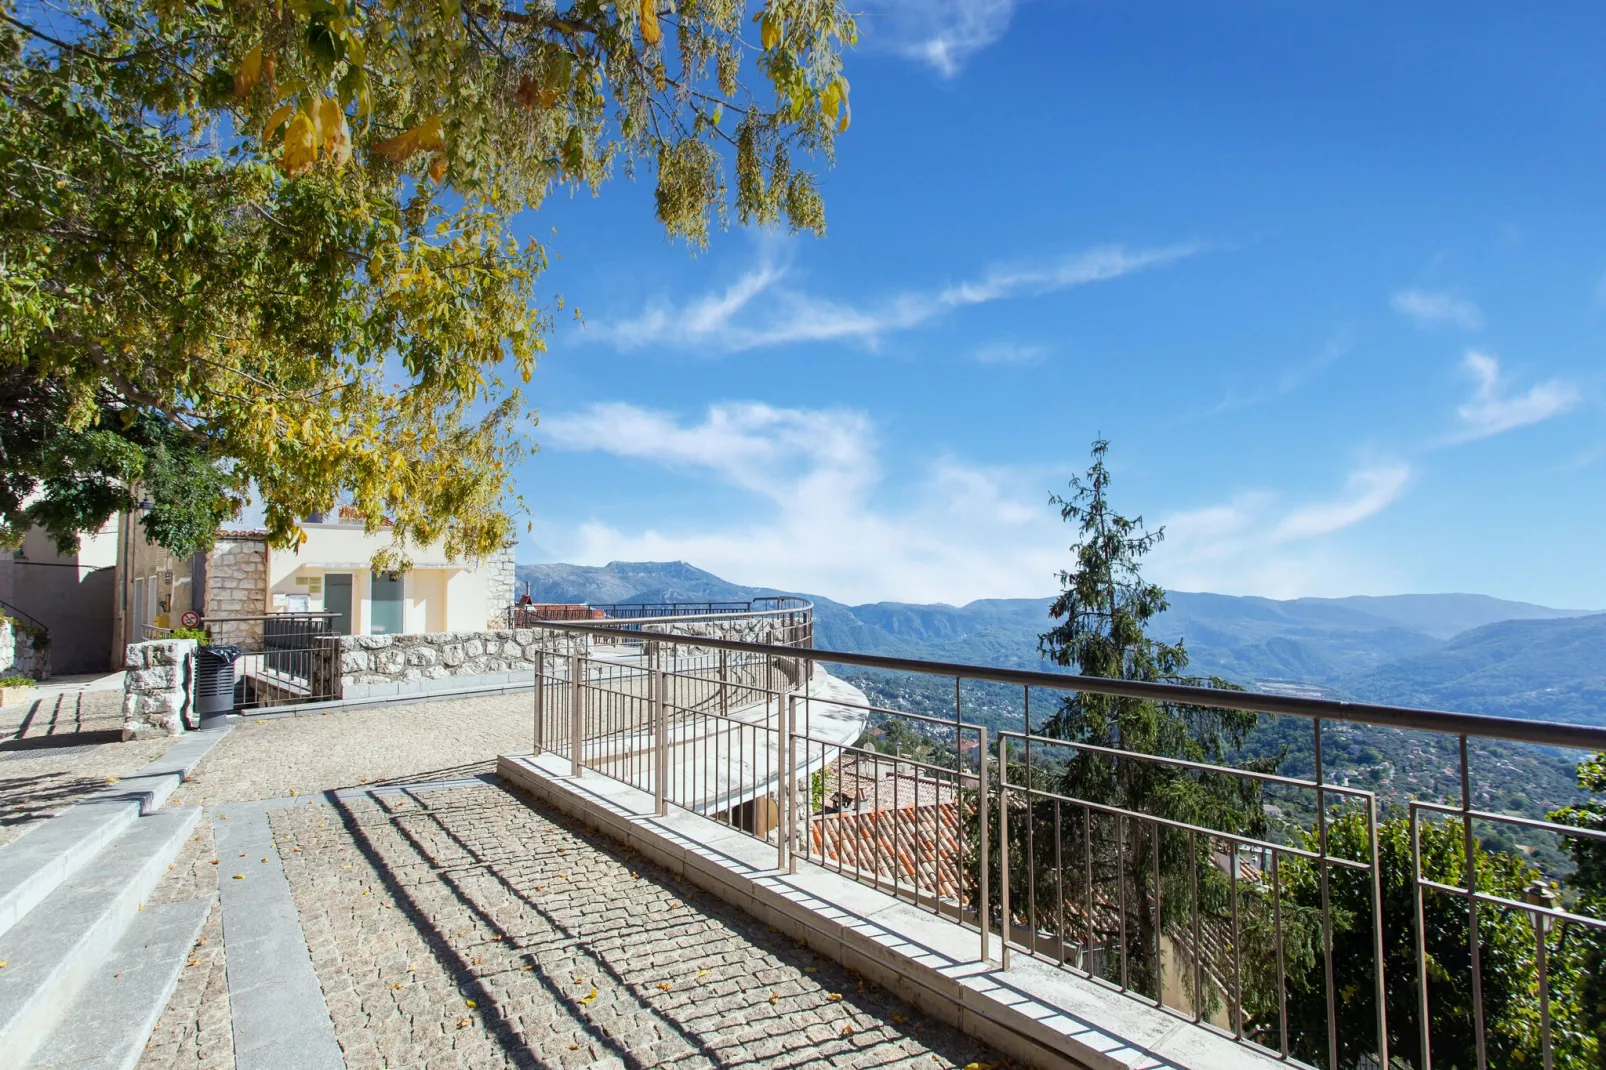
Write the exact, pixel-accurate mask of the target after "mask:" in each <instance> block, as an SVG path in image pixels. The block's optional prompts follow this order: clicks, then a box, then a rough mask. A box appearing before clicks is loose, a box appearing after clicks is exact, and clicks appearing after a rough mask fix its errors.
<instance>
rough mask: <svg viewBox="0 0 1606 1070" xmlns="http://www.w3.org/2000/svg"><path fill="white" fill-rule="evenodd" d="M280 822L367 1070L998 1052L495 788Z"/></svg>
mask: <svg viewBox="0 0 1606 1070" xmlns="http://www.w3.org/2000/svg"><path fill="white" fill-rule="evenodd" d="M388 716H390V717H394V716H395V714H390V715H388ZM377 771H378V770H376V772H377ZM271 821H272V827H273V832H274V837H275V840H276V843H277V846H278V849H279V852H280V855H281V857H282V859H283V861H284V866H285V872H286V874H287V875H288V877H289V880H290V884H291V887H292V889H293V893H294V896H295V901H296V906H297V909H298V911H299V913H300V917H301V924H302V927H303V930H304V932H305V933H306V937H307V942H308V946H309V947H310V949H311V951H312V958H313V965H314V968H315V970H316V972H317V975H318V979H319V982H320V983H321V985H322V987H323V992H324V997H325V1000H326V1002H327V1004H328V1006H329V1010H330V1014H331V1017H332V1018H333V1021H334V1025H335V1032H336V1035H337V1037H338V1039H339V1041H340V1043H341V1045H342V1047H343V1048H344V1050H345V1053H346V1065H347V1066H348V1067H350V1068H352V1070H368V1068H371V1067H399V1066H406V1067H423V1068H428V1070H435V1068H440V1067H472V1068H476V1070H478V1068H490V1067H527V1066H548V1067H582V1066H593V1065H602V1066H628V1067H702V1066H718V1067H749V1066H751V1067H763V1068H771V1067H773V1068H780V1067H788V1068H790V1067H801V1066H835V1067H921V1068H931V1067H937V1066H942V1067H954V1066H959V1067H963V1066H966V1065H968V1064H970V1063H973V1062H988V1063H994V1062H996V1059H995V1057H991V1056H989V1055H988V1053H987V1052H986V1051H985V1050H983V1049H982V1048H981V1046H980V1045H979V1044H977V1043H976V1042H975V1041H973V1040H971V1039H969V1038H967V1037H964V1036H962V1035H961V1034H959V1033H957V1032H955V1031H953V1030H951V1029H949V1028H947V1027H945V1026H942V1025H939V1024H937V1023H935V1022H933V1021H931V1020H930V1019H927V1018H925V1017H923V1016H922V1015H920V1014H919V1013H918V1012H916V1011H914V1010H912V1009H911V1008H909V1007H907V1006H905V1005H903V1004H901V1003H900V1002H899V1001H898V1000H896V999H894V998H892V997H891V996H889V995H888V994H887V993H886V992H884V991H882V990H879V989H877V988H876V987H874V986H873V985H870V984H868V983H861V982H860V981H858V980H857V979H856V978H855V977H853V976H851V975H849V974H848V973H847V972H846V971H844V970H843V969H841V968H840V967H838V966H837V965H835V964H834V963H832V962H830V961H829V960H826V959H823V958H819V957H817V956H815V955H814V954H813V953H812V952H811V951H809V950H807V949H806V948H802V947H799V946H797V945H794V944H793V943H792V942H791V941H789V940H788V939H787V938H785V937H784V936H783V935H781V934H780V933H778V932H776V931H774V930H771V929H768V927H767V926H765V925H763V924H761V923H758V922H755V921H754V920H752V919H751V918H749V917H747V916H746V915H743V914H741V913H740V912H738V911H736V910H735V909H733V908H731V907H728V906H726V905H725V904H723V903H721V902H720V901H718V900H716V899H714V898H712V897H710V896H707V895H705V894H703V893H701V892H698V891H696V890H695V889H693V888H692V886H691V885H689V884H685V883H680V882H677V881H676V880H675V879H674V878H673V877H672V876H671V875H669V874H668V873H666V872H665V871H663V870H660V869H658V868H657V867H655V866H653V865H651V864H650V863H648V862H646V861H645V860H644V859H642V858H640V857H639V856H636V855H634V854H632V853H631V852H629V851H627V850H625V849H623V848H620V847H618V846H616V845H614V844H613V843H612V842H611V841H608V840H606V839H603V838H601V837H598V836H594V835H592V834H590V833H588V832H586V831H585V830H584V829H583V828H581V827H580V826H578V825H576V824H575V823H573V822H571V821H570V820H569V819H567V818H566V817H564V816H562V815H560V814H557V813H556V812H554V811H550V810H547V809H545V808H543V807H541V806H540V805H539V804H535V805H532V804H530V803H529V802H527V801H526V800H525V799H523V798H521V797H518V796H514V795H512V794H509V793H508V792H506V791H503V790H502V789H500V788H496V787H491V786H485V787H478V786H476V787H467V788H451V789H435V790H419V791H411V792H405V793H397V794H390V795H378V796H375V797H367V798H362V799H360V801H348V800H340V801H338V802H334V803H323V802H320V803H317V804H310V805H300V806H295V807H292V808H286V809H282V810H276V811H274V812H273V814H272V816H271ZM225 862H226V860H225ZM223 868H226V865H225V867H223ZM245 879H249V876H248V875H247V877H246V878H245ZM152 1065H153V1066H154V1065H167V1064H152Z"/></svg>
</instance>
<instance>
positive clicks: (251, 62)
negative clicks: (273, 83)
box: [234, 45, 262, 97]
mask: <svg viewBox="0 0 1606 1070" xmlns="http://www.w3.org/2000/svg"><path fill="white" fill-rule="evenodd" d="M261 80H262V46H261V45H257V46H256V47H255V48H253V49H252V50H251V51H249V52H247V53H246V54H245V58H244V59H242V60H241V61H240V68H239V70H237V71H235V72H234V95H235V96H237V97H243V96H246V95H247V94H249V93H250V92H251V90H252V89H253V88H255V87H256V84H257V83H258V82H260V81H261Z"/></svg>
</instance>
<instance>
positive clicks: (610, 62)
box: [0, 0, 855, 567]
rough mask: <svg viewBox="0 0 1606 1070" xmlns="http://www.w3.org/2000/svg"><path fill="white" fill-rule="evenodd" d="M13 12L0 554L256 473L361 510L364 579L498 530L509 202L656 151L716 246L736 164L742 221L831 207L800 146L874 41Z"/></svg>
mask: <svg viewBox="0 0 1606 1070" xmlns="http://www.w3.org/2000/svg"><path fill="white" fill-rule="evenodd" d="M3 2H4V7H3V9H0V13H3V14H4V15H5V16H6V18H5V20H4V22H3V26H0V265H3V266H0V395H3V396H0V402H3V404H4V411H3V412H0V419H3V420H4V421H5V422H6V424H7V427H6V428H5V430H4V432H3V433H0V457H3V460H4V462H5V463H4V464H0V542H3V543H4V544H6V545H12V546H14V545H15V544H16V543H17V541H18V540H19V539H20V537H21V533H22V532H23V531H25V530H26V529H27V527H28V525H30V524H33V523H40V524H42V525H44V526H45V527H46V529H47V530H48V531H49V532H50V534H51V535H52V536H53V537H54V538H55V539H56V540H57V542H58V544H61V545H64V546H67V545H70V544H72V543H73V542H74V541H75V539H76V535H77V534H78V533H79V532H82V531H86V530H92V529H94V528H97V527H99V526H100V523H101V522H102V521H103V520H104V519H105V518H106V517H108V516H110V515H111V514H112V513H114V512H117V511H120V510H125V509H127V508H128V507H129V506H130V504H131V503H132V502H133V501H135V500H138V499H142V498H149V499H150V500H151V501H152V509H151V511H150V512H149V513H148V514H146V515H145V517H144V523H145V526H146V530H147V532H148V533H149V534H150V535H151V536H152V537H153V538H154V539H156V540H157V541H158V542H160V543H161V544H162V545H164V546H167V547H168V548H169V549H171V550H174V551H175V552H177V553H181V554H182V553H183V552H185V551H187V550H192V549H197V548H203V547H204V545H205V544H206V543H207V541H208V540H209V539H210V536H211V533H212V532H213V531H215V528H216V520H217V518H218V517H220V516H227V515H230V514H231V513H233V512H234V511H235V509H236V508H237V506H238V505H239V503H240V501H241V500H242V499H243V498H244V497H246V496H247V495H248V494H257V495H260V496H261V498H262V500H263V503H264V506H265V514H266V524H267V527H268V530H269V535H270V539H271V541H272V542H273V544H274V545H276V546H289V545H294V544H296V543H297V542H298V541H299V539H300V538H301V537H302V535H303V533H302V532H301V531H300V529H299V518H301V517H303V516H305V515H307V514H309V513H314V512H329V511H332V510H333V509H334V508H335V507H336V505H337V504H342V503H344V504H351V505H353V506H355V507H356V508H357V510H358V511H359V512H360V513H361V514H362V515H363V516H365V517H366V518H367V519H368V523H369V524H370V526H371V530H372V531H375V532H377V531H380V530H381V528H383V530H385V531H387V532H389V533H390V534H391V536H392V537H393V540H394V545H393V547H392V550H391V551H390V552H388V553H387V554H385V555H382V558H383V560H378V561H376V562H375V563H376V565H378V566H381V567H400V566H401V565H403V564H404V563H405V560H406V557H407V551H408V548H409V547H410V546H416V545H421V544H426V543H431V542H434V541H435V540H437V539H439V540H442V541H443V542H444V544H445V549H446V551H447V552H448V554H451V555H453V556H465V555H467V556H477V555H483V554H485V553H488V552H490V551H493V550H496V549H498V548H500V547H501V546H502V545H503V544H504V543H505V542H506V540H507V538H508V537H509V535H510V532H511V527H510V519H509V515H508V514H509V511H510V510H511V509H512V508H513V505H514V503H513V502H512V501H510V500H509V498H508V495H507V492H506V482H507V477H508V472H509V469H510V467H511V466H512V465H513V464H514V463H516V462H517V461H518V460H519V458H520V457H521V456H522V454H523V446H522V441H523V437H522V433H523V432H524V431H525V430H526V429H527V422H526V417H525V415H524V412H525V410H524V402H523V398H522V395H521V392H520V390H519V388H518V386H517V385H516V381H523V382H528V381H529V378H530V375H531V373H532V371H533V369H534V364H535V360H536V358H537V356H538V354H539V353H540V352H541V351H542V350H543V349H544V345H545V342H544V339H545V335H546V333H547V331H548V329H549V328H550V324H551V312H552V311H554V310H556V309H559V308H561V307H562V301H561V299H558V300H556V301H554V303H553V306H552V308H551V309H548V308H543V307H541V306H540V305H538V304H536V303H535V301H534V296H535V285H536V280H537V278H538V277H539V275H540V273H541V272H542V271H543V270H544V268H545V266H546V257H547V253H546V250H545V248H544V247H543V246H542V245H540V244H539V243H537V242H533V241H531V242H520V241H518V240H516V239H515V238H514V236H513V232H512V226H513V220H514V217H515V216H517V215H518V214H519V213H521V212H524V211H526V210H531V209H538V208H539V207H540V206H541V204H542V203H543V202H544V200H545V198H546V197H547V196H549V195H550V194H551V193H553V192H554V191H556V190H559V189H562V188H565V187H567V188H568V189H571V190H578V189H587V190H591V191H593V192H594V191H596V190H598V189H599V188H600V187H601V185H602V183H603V182H604V181H605V180H606V179H607V178H608V177H610V175H611V174H613V173H614V171H615V169H616V168H622V169H623V170H624V171H625V172H626V173H627V174H634V172H635V170H636V168H637V167H638V166H639V167H642V168H646V169H653V170H655V171H656V174H657V187H658V189H657V197H656V205H657V215H658V218H659V221H660V223H661V224H662V226H663V227H664V228H665V229H666V230H667V232H668V233H670V234H673V235H677V236H680V237H683V238H685V239H686V240H687V241H689V242H690V243H691V244H692V245H694V246H696V245H700V244H701V243H702V242H704V241H705V240H706V236H707V233H708V229H709V226H710V224H711V223H713V222H722V221H723V219H724V217H725V213H726V208H727V186H726V181H725V171H726V168H727V166H728V164H727V157H726V155H723V154H727V153H728V154H729V157H730V158H732V159H733V160H734V175H735V191H734V197H733V199H734V203H735V205H736V209H737V212H738V215H739V216H740V217H741V218H742V219H744V220H747V219H753V220H758V221H761V222H771V221H781V220H784V221H785V222H786V223H787V224H788V225H789V226H791V227H792V228H794V229H806V230H812V231H821V230H823V227H824V216H823V210H822V208H821V206H820V200H819V197H818V195H817V193H815V191H814V185H813V180H812V179H811V178H810V176H809V175H808V174H807V173H806V172H804V171H802V170H800V169H798V168H797V167H795V166H794V165H793V163H792V158H793V155H794V154H797V155H806V154H812V155H814V156H816V157H819V158H822V159H825V160H829V159H830V156H831V151H832V144H833V140H834V138H835V136H836V134H837V133H838V132H839V131H840V130H841V129H843V128H845V123H846V116H847V111H846V108H847V104H846V97H847V83H846V80H845V79H844V78H843V77H842V73H841V60H840V51H841V49H842V48H843V47H845V46H846V45H847V44H850V43H851V42H852V40H853V39H854V32H855V31H854V28H853V23H852V20H851V19H850V18H849V17H848V16H847V15H846V13H845V12H844V10H843V9H842V8H841V7H840V6H839V5H838V4H837V3H835V2H834V0H770V2H769V3H767V4H766V5H765V6H764V7H763V9H762V11H761V12H760V15H761V17H762V18H763V20H764V30H763V32H762V34H761V39H762V46H761V47H758V48H754V49H751V50H750V49H748V48H747V46H745V45H744V44H743V36H742V35H743V33H744V32H746V31H747V27H746V23H747V16H748V14H749V12H748V8H747V5H746V4H745V3H742V2H740V0H694V2H688V3H684V4H682V5H680V7H679V9H678V11H673V12H670V13H667V14H665V15H664V16H663V18H662V21H660V14H661V13H660V12H659V11H658V10H657V0H644V2H627V3H617V4H616V3H605V2H602V0H573V2H570V3H566V4H563V5H560V6H552V5H530V6H505V5H503V4H502V3H500V2H499V0H491V2H489V3H471V4H460V3H456V2H455V0H454V2H452V3H438V2H436V0H386V2H384V3H380V2H378V0H366V2H364V0H353V2H352V3H348V4H345V5H343V6H336V5H331V4H329V3H326V2H324V0H305V2H300V0H298V2H293V3H290V4H247V3H240V4H218V3H203V4H175V3H170V2H167V0H85V2H84V3H81V4H76V5H72V6H70V7H68V8H66V9H58V8H56V7H54V6H50V5H44V4H40V3H37V2H36V0H30V2H29V3H25V4H22V5H16V4H15V3H14V2H12V0H3ZM666 30H667V32H666ZM744 69H746V70H754V69H756V70H757V71H758V72H760V75H761V77H762V78H763V79H764V80H765V81H766V82H767V83H768V86H767V92H766V93H764V94H762V95H761V94H759V93H755V92H753V91H751V90H749V89H748V88H747V87H745V86H744V85H743V84H742V82H741V80H740V75H741V74H742V73H743V71H744ZM766 100H767V103H766ZM514 376H516V377H517V380H516V381H515V380H513V377H514ZM504 377H506V378H504ZM25 503H26V504H25Z"/></svg>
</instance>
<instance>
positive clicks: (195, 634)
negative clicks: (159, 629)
mask: <svg viewBox="0 0 1606 1070" xmlns="http://www.w3.org/2000/svg"><path fill="white" fill-rule="evenodd" d="M167 637H168V638H169V639H194V640H195V641H196V642H197V643H200V644H201V645H202V646H205V645H206V644H207V642H208V641H210V639H211V636H209V635H208V634H207V633H206V629H205V628H174V629H173V630H172V631H170V632H168V633H167Z"/></svg>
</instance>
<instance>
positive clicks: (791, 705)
mask: <svg viewBox="0 0 1606 1070" xmlns="http://www.w3.org/2000/svg"><path fill="white" fill-rule="evenodd" d="M777 712H779V711H777ZM796 723H797V696H796V695H788V696H787V697H786V714H785V716H784V717H777V718H776V725H775V729H776V731H775V744H776V746H775V755H776V760H777V762H778V764H779V765H780V767H781V784H780V791H778V792H776V795H777V796H779V801H780V804H781V824H780V828H779V829H777V830H776V835H775V868H776V869H782V870H785V871H787V872H788V873H796V872H797V869H796V867H795V866H794V865H793V864H792V821H793V816H792V812H793V792H794V791H795V790H796V787H795V785H794V783H793V780H792V776H793V773H794V772H795V770H794V769H793V768H792V764H791V761H790V758H791V750H792V726H793V725H794V724H796Z"/></svg>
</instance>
